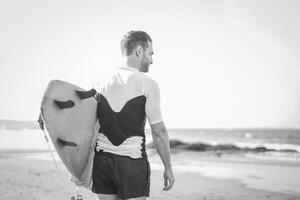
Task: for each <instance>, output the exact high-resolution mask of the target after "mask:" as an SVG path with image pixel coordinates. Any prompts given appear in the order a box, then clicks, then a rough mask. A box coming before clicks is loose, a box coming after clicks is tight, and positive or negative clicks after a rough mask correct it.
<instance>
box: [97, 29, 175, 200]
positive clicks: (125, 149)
mask: <svg viewBox="0 0 300 200" xmlns="http://www.w3.org/2000/svg"><path fill="white" fill-rule="evenodd" d="M121 50H122V54H123V55H124V56H125V57H126V60H127V62H126V66H124V67H120V68H118V69H117V71H116V73H115V74H114V75H113V76H112V77H111V79H110V80H109V81H108V82H107V83H105V84H104V85H101V86H100V85H99V84H96V85H95V87H94V88H95V89H96V90H97V94H96V99H97V101H98V106H97V117H98V120H99V124H100V128H99V133H98V136H97V144H96V148H95V157H94V165H93V174H92V178H93V186H92V191H93V192H94V193H96V194H97V197H98V199H100V200H117V199H136V200H144V199H146V197H148V196H149V189H150V165H149V161H148V158H147V154H146V149H145V132H144V128H145V123H146V119H147V120H148V122H149V124H150V126H151V132H152V138H153V142H154V144H155V147H156V150H157V152H158V154H159V156H160V158H161V160H162V162H163V164H164V173H163V179H164V187H163V190H165V191H167V190H170V189H171V188H172V187H173V184H174V182H175V177H174V174H173V170H172V165H171V160H170V146H169V138H168V132H167V129H166V127H165V124H164V122H163V119H162V115H161V110H160V92H159V86H158V84H157V82H156V81H155V80H153V79H152V78H150V77H149V76H146V74H145V73H146V72H148V70H149V66H150V64H152V62H153V61H152V55H153V47H152V40H151V38H150V36H149V35H148V34H147V33H146V32H143V31H130V32H128V34H127V35H125V36H124V38H123V39H122V41H121Z"/></svg>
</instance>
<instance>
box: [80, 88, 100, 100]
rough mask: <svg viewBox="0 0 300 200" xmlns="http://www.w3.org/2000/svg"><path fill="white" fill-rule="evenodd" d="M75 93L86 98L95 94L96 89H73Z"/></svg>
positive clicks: (81, 97)
mask: <svg viewBox="0 0 300 200" xmlns="http://www.w3.org/2000/svg"><path fill="white" fill-rule="evenodd" d="M75 92H76V94H77V95H78V96H79V97H80V99H86V98H90V97H93V96H95V94H96V93H97V91H96V90H95V89H91V90H88V91H78V90H75Z"/></svg>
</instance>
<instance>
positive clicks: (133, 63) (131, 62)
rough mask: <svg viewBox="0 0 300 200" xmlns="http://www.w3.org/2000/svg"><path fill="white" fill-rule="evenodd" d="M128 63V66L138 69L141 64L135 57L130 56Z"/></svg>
mask: <svg viewBox="0 0 300 200" xmlns="http://www.w3.org/2000/svg"><path fill="white" fill-rule="evenodd" d="M126 65H127V67H132V68H135V69H137V70H140V67H139V64H138V62H137V61H136V59H134V58H132V57H130V56H128V57H127V62H126Z"/></svg>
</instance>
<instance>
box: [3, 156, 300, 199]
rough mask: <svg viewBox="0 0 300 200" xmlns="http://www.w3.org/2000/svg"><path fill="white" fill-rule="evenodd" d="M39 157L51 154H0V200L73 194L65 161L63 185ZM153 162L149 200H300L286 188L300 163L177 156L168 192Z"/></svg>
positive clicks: (154, 159) (49, 164) (52, 166)
mask: <svg viewBox="0 0 300 200" xmlns="http://www.w3.org/2000/svg"><path fill="white" fill-rule="evenodd" d="M40 153H48V154H49V156H51V155H50V153H49V151H44V150H42V151H38V150H33V151H30V150H26V152H24V151H22V150H20V151H18V150H9V151H2V150H0V170H1V171H0V175H1V180H0V199H3V200H12V199H66V198H69V197H70V195H72V193H73V191H74V188H75V187H74V185H73V183H72V182H71V181H68V180H69V177H68V173H67V171H66V169H65V168H64V166H63V163H61V162H57V164H58V167H59V169H60V170H61V172H62V174H63V177H64V181H63V180H62V178H61V177H60V175H59V173H58V171H57V169H56V167H55V164H54V163H53V162H52V161H51V160H50V161H49V160H41V159H39V158H34V156H36V155H39V154H40ZM28 155H33V157H28ZM149 161H150V165H151V192H150V198H148V199H150V200H151V199H152V200H158V199H162V200H171V199H180V200H185V199H187V200H189V199H197V200H198V199H200V200H202V199H203V200H204V199H205V200H241V199H243V200H256V199H260V200H261V199H262V200H265V199H266V200H267V199H272V200H273V199H274V200H287V199H290V200H293V199H294V200H296V199H300V191H299V193H297V192H295V191H293V190H289V189H288V188H289V187H290V186H288V185H293V183H294V181H295V183H297V180H299V178H300V173H298V174H299V175H297V174H294V173H295V172H300V171H298V169H299V163H294V164H292V163H287V164H285V163H282V162H256V161H251V160H243V159H240V158H230V157H228V158H226V157H221V158H219V157H216V156H214V155H204V154H202V155H199V154H197V153H195V152H183V153H182V152H180V153H174V152H173V153H172V162H173V168H174V173H175V176H176V183H175V185H174V188H173V189H172V190H171V191H169V192H164V191H162V186H163V179H162V173H163V167H162V164H161V161H160V159H159V157H158V156H157V155H155V154H154V153H152V154H150V155H149ZM299 170H300V169H299ZM279 171H280V172H281V174H282V176H281V174H280V173H278V172H279ZM274 174H277V175H278V176H274ZM277 180H280V181H281V185H280V184H279V185H277V186H276V184H275V185H274V184H272V182H275V183H276V182H277ZM62 181H63V182H65V184H64V183H62ZM285 184H286V186H285ZM191 185H192V186H193V187H191ZM287 186H288V187H287ZM284 187H285V188H287V189H285V188H284ZM292 189H295V188H292ZM80 194H82V195H83V196H84V199H94V195H93V194H92V193H91V192H90V191H88V190H86V189H80ZM21 197H22V198H21ZM24 197H25V198H24Z"/></svg>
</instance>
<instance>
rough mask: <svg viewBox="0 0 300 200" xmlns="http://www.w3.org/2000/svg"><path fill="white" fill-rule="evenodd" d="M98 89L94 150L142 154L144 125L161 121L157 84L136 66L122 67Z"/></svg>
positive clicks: (120, 153) (143, 153)
mask: <svg viewBox="0 0 300 200" xmlns="http://www.w3.org/2000/svg"><path fill="white" fill-rule="evenodd" d="M96 89H97V90H98V92H99V96H98V97H97V98H98V101H99V103H98V118H99V123H100V129H99V132H100V134H99V136H98V140H97V150H98V151H99V150H103V151H104V152H110V153H114V154H117V155H123V156H129V157H132V158H140V157H144V156H146V154H145V133H144V127H145V122H146V116H147V118H148V120H149V122H150V124H153V123H157V122H160V121H162V118H161V113H160V108H159V91H158V86H157V84H156V83H155V82H154V81H153V80H152V79H150V78H149V77H147V76H146V75H145V74H144V73H142V72H139V71H138V70H137V69H135V68H131V67H121V68H119V69H118V70H117V72H116V73H115V74H114V75H113V76H112V78H111V79H110V80H109V81H108V82H107V83H106V84H105V85H104V86H102V87H100V88H96Z"/></svg>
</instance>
